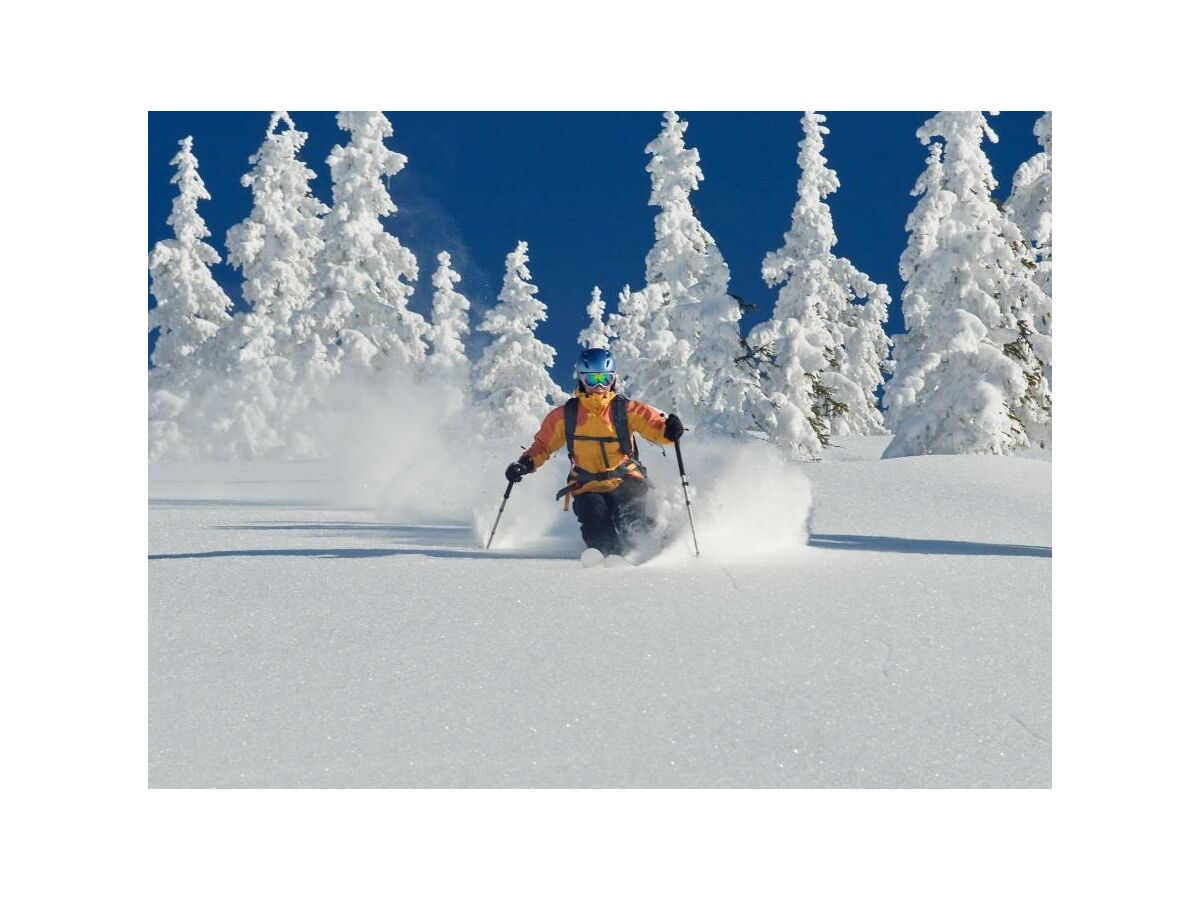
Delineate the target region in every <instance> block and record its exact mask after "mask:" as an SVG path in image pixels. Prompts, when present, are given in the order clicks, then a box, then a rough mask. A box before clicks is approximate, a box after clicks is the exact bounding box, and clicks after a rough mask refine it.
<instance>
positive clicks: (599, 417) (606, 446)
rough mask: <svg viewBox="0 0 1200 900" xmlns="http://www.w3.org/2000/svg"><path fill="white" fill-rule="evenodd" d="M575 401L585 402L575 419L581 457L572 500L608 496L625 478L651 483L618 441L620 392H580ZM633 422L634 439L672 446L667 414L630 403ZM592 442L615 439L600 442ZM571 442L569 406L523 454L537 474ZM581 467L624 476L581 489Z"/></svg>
mask: <svg viewBox="0 0 1200 900" xmlns="http://www.w3.org/2000/svg"><path fill="white" fill-rule="evenodd" d="M575 396H576V398H578V400H579V414H578V417H577V418H576V420H575V458H574V459H573V460H571V462H572V463H573V466H572V469H571V474H570V475H568V477H567V484H568V486H570V488H571V490H570V491H569V493H570V494H571V496H575V495H576V494H585V493H588V492H592V491H596V492H599V493H604V492H607V491H612V490H616V489H617V488H618V487H620V486H621V483H622V481H623V480H624V479H625V478H637V479H641V478H645V477H646V476H645V473H644V471H643V470H642V467H641V466H640V465H636V460H631V459H630V458H629V457H628V456H627V455H626V454H625V453H624V452H623V451H622V450H621V447H620V444H619V443H618V442H617V429H616V428H615V427H614V426H613V421H612V401H613V398H614V397H616V396H617V395H616V393H615V392H614V391H609V392H608V393H605V394H589V393H586V392H585V391H581V390H579V389H576V391H575ZM627 417H628V420H629V431H630V439H631V440H633V439H634V438H633V436H634V435H635V434H640V435H641V436H642V437H644V438H646V440H648V441H653V442H654V443H656V444H669V443H671V442H670V441H668V440H667V437H666V435H665V434H664V433H663V432H664V431H665V430H666V427H667V417H666V414H665V413H663V412H660V411H659V410H657V409H655V408H654V407H653V406H649V405H647V404H645V403H639V402H638V401H637V400H630V401H629V402H628V413H627ZM581 438H583V440H581ZM587 438H610V439H611V440H605V441H597V440H587ZM566 442H567V426H566V410H565V406H560V407H558V408H557V409H554V410H551V412H550V414H549V415H548V416H546V418H545V419H544V420H542V427H541V428H539V429H538V432H537V434H536V435H535V436H534V438H533V443H532V444H531V445H530V446H529V449H528V450H526V451H525V453H524V454H523V455H524V456H528V457H529V458H530V459H531V460H532V461H533V468H534V471H537V470H538V469H540V468H541V467H542V464H543V463H545V462H546V460H548V459H549V458H550V457H551V456H553V455H554V454H555V453H556V452H557V451H558V450H560V449H562V447H563V446H564V445H565V444H566ZM577 468H578V469H581V470H583V471H584V472H586V473H590V474H591V475H598V474H599V475H602V474H603V473H605V472H609V471H612V470H614V469H618V468H619V469H621V472H619V473H614V475H613V477H612V478H599V479H594V480H588V481H586V482H585V483H583V484H578V483H576V481H575V469H577Z"/></svg>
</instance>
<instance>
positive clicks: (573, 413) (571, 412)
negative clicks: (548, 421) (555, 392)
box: [563, 397, 579, 462]
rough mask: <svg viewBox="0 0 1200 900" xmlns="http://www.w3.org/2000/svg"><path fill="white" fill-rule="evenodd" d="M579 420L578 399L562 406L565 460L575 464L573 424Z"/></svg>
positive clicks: (573, 398) (574, 398)
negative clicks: (564, 431)
mask: <svg viewBox="0 0 1200 900" xmlns="http://www.w3.org/2000/svg"><path fill="white" fill-rule="evenodd" d="M578 420H579V398H578V397H572V398H571V399H570V400H568V401H567V402H566V403H564V404H563V427H564V428H565V429H566V431H567V459H569V460H571V462H575V423H576V422H577V421H578Z"/></svg>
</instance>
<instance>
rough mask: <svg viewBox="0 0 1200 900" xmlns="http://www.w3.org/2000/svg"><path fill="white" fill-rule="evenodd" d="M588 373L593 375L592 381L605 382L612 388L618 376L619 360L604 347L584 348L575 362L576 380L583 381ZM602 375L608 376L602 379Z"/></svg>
mask: <svg viewBox="0 0 1200 900" xmlns="http://www.w3.org/2000/svg"><path fill="white" fill-rule="evenodd" d="M588 375H592V376H593V379H592V380H591V381H590V383H592V384H595V385H601V384H605V385H607V386H608V387H609V388H610V389H611V386H612V384H613V382H614V381H615V380H616V377H617V361H616V360H615V359H613V355H612V354H611V353H609V352H608V351H607V350H605V349H604V348H603V347H591V348H589V349H587V350H584V351H583V352H582V353H581V354H579V359H578V360H577V361H576V363H575V380H576V381H580V382H583V381H585V380H586V376H588ZM600 375H607V376H608V377H607V378H606V379H603V380H602V379H601V378H600V377H599V376H600Z"/></svg>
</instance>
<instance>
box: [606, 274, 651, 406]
mask: <svg viewBox="0 0 1200 900" xmlns="http://www.w3.org/2000/svg"><path fill="white" fill-rule="evenodd" d="M649 316H650V308H649V305H648V303H647V302H646V293H645V292H644V291H631V290H630V289H629V285H625V287H624V288H622V289H621V293H620V294H618V295H617V309H616V312H613V313H609V316H608V323H607V329H608V333H609V334H610V335H611V338H610V340H609V349H610V350H611V351H612V354H613V357H614V358H615V359H616V361H617V371H618V373H619V376H620V381H619V384H620V387H618V390H619V391H621V393H623V394H626V395H628V396H631V397H632V396H639V397H640V396H643V395H644V392H643V391H642V390H641V378H640V373H641V368H642V363H643V359H642V352H643V349H644V348H645V346H646V329H647V326H648V325H649Z"/></svg>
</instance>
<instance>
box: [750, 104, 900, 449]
mask: <svg viewBox="0 0 1200 900" xmlns="http://www.w3.org/2000/svg"><path fill="white" fill-rule="evenodd" d="M824 122H825V116H823V115H820V114H819V113H815V112H808V113H806V114H805V116H804V118H803V122H802V124H803V130H804V138H803V139H802V140H801V141H800V154H799V156H798V157H797V162H798V163H799V164H800V169H801V175H800V181H799V183H798V185H797V194H798V199H797V201H796V205H795V207H794V208H793V210H792V225H791V229H790V230H789V231H788V232H787V233H786V234H785V235H784V245H783V247H781V248H780V249H778V250H775V251H773V252H771V253H768V254H767V256H766V258H765V259H764V260H763V279H764V280H765V281H766V282H767V284H768V285H769V286H771V287H775V286H778V285H782V286H783V287H782V288H781V290H780V292H779V299H778V301H777V302H776V304H775V311H774V314H773V316H772V321H770V322H766V323H763V325H761V326H759V327H758V328H757V329H755V332H754V333H753V335H752V337H751V341H750V343H751V344H753V345H756V346H763V347H766V348H767V352H768V355H769V359H770V364H768V365H765V366H763V374H762V380H763V388H764V390H766V391H767V392H768V393H769V394H770V395H772V396H773V397H775V398H776V400H777V402H778V403H779V404H780V409H781V410H784V412H783V413H782V414H781V415H780V416H779V418H778V421H777V423H776V425H777V427H776V428H775V429H774V430H773V431H772V433H771V438H772V439H773V440H774V441H776V442H777V443H778V444H780V445H781V446H782V447H783V448H784V450H785V451H786V452H788V453H789V454H790V455H792V456H794V457H798V458H809V459H815V458H817V457H818V456H819V454H820V447H822V446H825V445H826V444H828V442H829V438H830V436H831V435H841V434H882V433H883V431H884V429H883V416H882V414H881V413H880V411H879V410H878V408H877V406H876V403H875V391H876V390H877V389H878V388H879V387H880V385H882V384H883V373H884V371H885V370H886V365H887V363H886V362H885V360H886V359H887V353H888V348H889V341H888V338H887V335H886V334H885V333H884V330H883V323H884V322H886V321H887V307H888V302H889V297H888V293H887V288H886V287H884V286H883V285H877V284H875V283H874V282H872V281H871V280H870V279H869V278H868V277H867V276H866V275H864V274H863V273H862V272H860V271H858V269H856V268H855V267H854V266H853V265H852V264H851V263H850V261H849V260H847V259H844V258H842V257H838V256H835V255H834V254H833V247H834V245H835V244H836V243H837V236H836V234H835V233H834V229H833V216H832V213H831V212H830V209H829V206H828V204H826V203H825V202H824V200H825V198H826V197H828V196H829V195H830V194H832V193H833V192H834V191H836V190H837V189H838V187H839V182H838V178H837V173H836V172H834V171H833V170H832V169H830V168H829V167H828V166H827V165H826V163H827V160H826V159H825V157H824V156H822V151H823V150H824V146H825V140H824V135H826V134H828V133H829V129H828V128H827V127H825V125H824V124H823V123H824ZM789 320H792V321H791V322H789ZM814 439H815V443H814Z"/></svg>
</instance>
